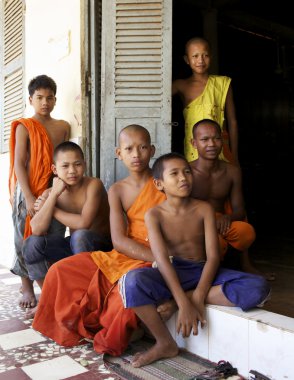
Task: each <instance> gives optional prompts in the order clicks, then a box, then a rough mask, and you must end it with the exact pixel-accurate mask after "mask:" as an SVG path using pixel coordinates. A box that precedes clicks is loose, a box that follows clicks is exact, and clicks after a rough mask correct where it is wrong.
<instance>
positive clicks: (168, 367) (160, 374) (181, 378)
mask: <svg viewBox="0 0 294 380" xmlns="http://www.w3.org/2000/svg"><path fill="white" fill-rule="evenodd" d="M152 344H153V343H152V342H149V341H147V340H145V339H144V340H140V341H137V342H135V343H132V344H131V345H130V346H129V348H128V349H127V351H126V352H125V353H124V354H123V355H122V356H120V357H113V356H109V355H104V364H105V366H106V367H107V368H109V369H110V370H111V371H112V372H114V373H116V374H117V375H118V376H119V377H121V378H122V379H125V380H142V379H144V380H145V379H146V380H158V379H160V380H192V379H194V378H195V376H196V375H199V374H201V373H203V372H205V371H207V370H211V369H213V368H214V367H215V365H216V364H215V363H211V362H209V361H207V360H205V359H203V358H201V357H199V356H197V355H194V354H191V353H189V352H187V351H184V350H181V351H180V353H179V355H178V356H176V357H175V358H171V359H162V360H158V361H156V362H154V363H152V364H149V365H147V366H144V367H141V368H133V367H132V365H131V360H132V356H133V355H134V354H135V353H136V352H138V351H144V350H146V349H148V348H149V347H150V346H151V345H152Z"/></svg>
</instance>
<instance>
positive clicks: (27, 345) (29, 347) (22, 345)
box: [0, 266, 118, 380]
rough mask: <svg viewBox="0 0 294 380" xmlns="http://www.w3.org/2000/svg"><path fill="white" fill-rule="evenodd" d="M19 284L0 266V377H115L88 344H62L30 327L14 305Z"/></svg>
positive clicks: (92, 379)
mask: <svg viewBox="0 0 294 380" xmlns="http://www.w3.org/2000/svg"><path fill="white" fill-rule="evenodd" d="M19 288H20V281H19V278H18V277H17V276H14V275H12V274H11V273H10V272H9V270H8V269H6V268H4V267H3V266H0V294H1V299H0V380H30V379H32V380H60V379H67V380H96V379H99V380H102V379H104V380H106V379H107V380H111V379H112V380H117V379H118V377H117V376H116V375H114V374H112V373H111V372H110V371H109V370H107V369H106V368H105V366H104V364H103V360H102V356H101V355H98V354H97V353H95V351H94V350H93V349H92V346H91V344H86V345H82V346H79V347H74V348H64V347H61V346H59V345H58V344H56V343H55V342H53V341H51V340H50V339H47V338H45V337H43V336H42V335H41V334H39V333H37V332H36V331H34V330H33V329H32V328H31V320H26V319H25V317H24V311H22V310H21V309H20V308H19V307H18V302H17V299H18V297H19ZM36 290H37V289H36Z"/></svg>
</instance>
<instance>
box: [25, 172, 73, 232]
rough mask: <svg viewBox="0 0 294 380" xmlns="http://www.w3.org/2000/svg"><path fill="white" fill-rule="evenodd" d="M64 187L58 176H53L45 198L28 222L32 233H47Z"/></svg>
mask: <svg viewBox="0 0 294 380" xmlns="http://www.w3.org/2000/svg"><path fill="white" fill-rule="evenodd" d="M65 188H66V185H65V183H64V182H63V181H62V180H61V179H60V178H58V177H55V178H54V179H53V184H52V188H51V191H50V193H49V195H48V197H47V199H46V200H45V202H44V204H43V205H42V207H41V208H40V210H39V211H38V212H37V213H36V214H35V215H34V217H33V218H32V220H31V223H30V224H31V228H32V232H33V235H37V236H40V235H44V234H45V233H47V231H48V230H49V227H50V224H51V221H52V218H53V212H54V208H55V205H56V202H57V199H58V197H59V195H60V194H62V192H63V191H64V190H65Z"/></svg>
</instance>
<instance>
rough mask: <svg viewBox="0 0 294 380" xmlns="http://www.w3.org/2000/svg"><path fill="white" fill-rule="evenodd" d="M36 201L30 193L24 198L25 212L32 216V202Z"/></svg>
mask: <svg viewBox="0 0 294 380" xmlns="http://www.w3.org/2000/svg"><path fill="white" fill-rule="evenodd" d="M35 201H36V198H35V197H34V196H33V195H31V196H29V197H27V198H26V209H27V214H28V215H29V216H30V217H31V218H32V217H33V216H34V215H35V209H34V203H35Z"/></svg>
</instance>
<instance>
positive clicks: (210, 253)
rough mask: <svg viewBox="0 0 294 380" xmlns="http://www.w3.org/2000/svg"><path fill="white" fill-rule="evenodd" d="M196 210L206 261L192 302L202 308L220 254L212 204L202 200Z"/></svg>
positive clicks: (217, 265) (216, 268)
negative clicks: (200, 217) (201, 228)
mask: <svg viewBox="0 0 294 380" xmlns="http://www.w3.org/2000/svg"><path fill="white" fill-rule="evenodd" d="M197 212H199V213H201V214H202V218H203V223H204V233H205V251H206V262H205V264H204V267H203V271H202V274H201V277H200V280H199V282H198V285H197V287H196V289H195V290H194V292H193V295H192V302H193V304H194V305H195V306H196V307H197V308H200V309H204V303H205V299H206V297H207V294H208V292H209V290H210V288H211V284H212V282H213V279H214V277H215V274H216V272H217V270H218V267H219V263H220V254H219V241H218V233H217V229H216V219H215V212H214V210H213V208H212V206H211V205H210V204H209V203H208V202H203V204H202V205H201V208H200V207H199V208H198V211H197Z"/></svg>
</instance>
